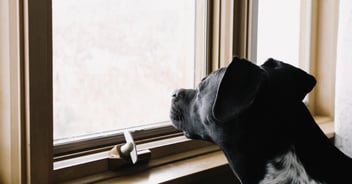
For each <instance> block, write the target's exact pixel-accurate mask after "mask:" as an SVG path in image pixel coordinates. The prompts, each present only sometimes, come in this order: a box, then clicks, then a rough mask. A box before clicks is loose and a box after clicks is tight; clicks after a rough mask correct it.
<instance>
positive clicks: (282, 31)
mask: <svg viewBox="0 0 352 184" xmlns="http://www.w3.org/2000/svg"><path fill="white" fill-rule="evenodd" d="M274 7H275V8H274ZM300 13H301V11H300V1H297V0H289V1H280V0H265V1H258V32H257V39H258V40H257V64H263V63H264V62H265V61H266V60H267V59H268V58H275V59H277V60H280V61H284V62H287V63H290V64H292V65H295V66H299V46H300V43H299V41H300V15H301V14H300Z"/></svg>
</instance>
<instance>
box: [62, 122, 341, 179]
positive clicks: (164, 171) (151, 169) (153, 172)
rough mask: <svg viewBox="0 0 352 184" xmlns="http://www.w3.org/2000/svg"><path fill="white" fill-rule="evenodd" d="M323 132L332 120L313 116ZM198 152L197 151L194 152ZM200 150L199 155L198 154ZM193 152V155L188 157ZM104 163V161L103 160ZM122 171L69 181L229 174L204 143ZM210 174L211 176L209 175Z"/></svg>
mask: <svg viewBox="0 0 352 184" xmlns="http://www.w3.org/2000/svg"><path fill="white" fill-rule="evenodd" d="M315 119H316V121H317V122H318V124H319V126H320V128H321V129H322V130H323V132H324V133H325V134H326V135H327V136H328V137H329V138H330V139H332V138H333V137H334V123H333V121H331V120H330V119H328V118H325V117H315ZM197 153H198V154H197ZM199 153H201V154H199ZM192 155H196V156H192ZM106 164H107V163H106ZM123 170H124V171H104V172H100V173H96V174H92V175H91V176H88V177H82V178H79V179H75V180H71V181H69V183H71V182H73V183H75V182H78V183H88V182H89V183H90V182H94V183H99V182H101V183H114V182H123V183H124V182H125V183H179V182H181V181H182V183H187V182H188V181H191V179H192V181H194V179H196V178H203V180H205V181H207V180H208V179H212V178H216V177H215V175H216V173H222V175H224V174H223V173H226V174H225V175H226V176H228V177H226V178H227V179H228V180H229V181H230V180H232V181H230V182H229V183H233V182H234V181H233V179H234V177H233V175H232V173H231V171H230V169H229V168H228V165H227V160H226V158H225V156H224V155H223V153H222V152H221V151H220V150H219V149H218V148H217V147H216V146H213V145H211V146H207V147H203V148H200V149H197V150H193V151H187V152H182V153H177V154H173V155H171V156H165V157H160V158H157V159H153V160H152V161H150V162H148V163H147V164H145V166H137V167H132V168H127V169H123ZM203 175H204V176H206V177H199V176H203ZM213 176H214V177H213Z"/></svg>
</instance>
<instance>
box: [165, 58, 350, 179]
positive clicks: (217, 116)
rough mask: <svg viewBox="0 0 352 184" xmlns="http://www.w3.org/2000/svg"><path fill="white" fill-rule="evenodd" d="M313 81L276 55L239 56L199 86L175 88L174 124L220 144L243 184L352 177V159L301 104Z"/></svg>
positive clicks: (190, 133)
mask: <svg viewBox="0 0 352 184" xmlns="http://www.w3.org/2000/svg"><path fill="white" fill-rule="evenodd" d="M315 84H316V80H315V78H314V77H313V76H311V75H310V74H308V73H306V72H305V71H303V70H301V69H299V68H296V67H294V66H292V65H289V64H286V63H284V62H281V61H277V60H274V59H268V60H267V61H266V62H265V63H264V64H263V65H261V66H258V65H256V64H253V63H251V62H250V61H248V60H246V59H243V58H239V57H234V58H233V60H232V62H231V63H230V64H229V66H228V67H224V68H221V69H219V70H217V71H215V72H213V73H211V74H209V75H208V76H207V77H205V78H204V79H202V81H201V82H200V84H199V85H198V87H197V88H196V89H178V90H176V91H175V92H174V93H173V94H172V102H171V110H170V119H171V121H172V124H173V125H174V126H175V127H176V128H177V129H179V130H181V131H183V132H184V134H185V136H186V137H188V138H190V139H201V140H206V141H210V142H213V143H215V144H217V145H218V146H219V147H220V148H221V150H222V151H223V152H224V154H225V156H226V158H227V160H228V162H229V165H230V168H231V170H232V171H233V173H234V174H235V176H236V177H237V178H238V180H239V181H240V182H241V183H242V184H258V183H260V184H289V183H292V184H302V183H304V184H306V183H307V184H308V183H311V184H318V183H327V184H340V183H346V182H347V183H351V182H352V179H351V177H352V176H351V174H352V173H351V171H352V159H351V158H349V157H347V156H346V155H344V154H343V153H342V152H341V151H340V150H338V149H337V148H336V147H335V146H334V145H333V144H332V143H331V141H330V140H329V139H328V138H327V137H326V136H325V134H324V133H323V132H322V131H321V129H320V128H319V126H318V125H317V124H316V122H315V121H314V119H313V117H312V115H311V114H310V112H309V110H308V109H307V107H306V105H305V104H304V103H303V99H304V97H305V96H306V94H307V93H309V92H310V91H311V90H312V89H313V87H314V86H315Z"/></svg>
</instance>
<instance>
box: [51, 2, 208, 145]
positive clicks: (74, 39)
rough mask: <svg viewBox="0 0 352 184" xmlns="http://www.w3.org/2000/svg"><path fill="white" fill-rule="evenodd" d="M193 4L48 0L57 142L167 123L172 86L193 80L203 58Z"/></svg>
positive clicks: (183, 85) (173, 88) (189, 84)
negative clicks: (198, 53) (199, 52)
mask: <svg viewBox="0 0 352 184" xmlns="http://www.w3.org/2000/svg"><path fill="white" fill-rule="evenodd" d="M195 5H196V1H189V0H167V1H165V0H148V1H140V0H118V1H112V0H103V1H100V0H88V1H84V3H82V1H71V0H53V87H54V91H53V95H54V96H53V98H54V104H53V105H54V140H55V143H58V144H60V143H61V144H62V143H63V142H70V141H72V140H77V139H82V138H87V137H94V136H97V135H102V134H103V135H107V134H112V133H114V132H116V133H118V132H119V131H121V130H124V129H133V130H136V129H145V128H154V127H161V126H168V125H170V124H169V117H168V114H169V107H170V104H169V103H170V95H171V93H172V91H173V90H175V89H176V88H178V87H181V86H182V87H189V88H192V87H194V82H195V78H197V77H198V78H200V77H201V76H196V74H195V71H196V69H195V67H201V65H204V64H203V63H204V61H203V62H199V64H200V65H197V66H196V62H195V56H194V55H195V34H198V33H196V32H195V11H196V9H195ZM198 31H204V30H198Z"/></svg>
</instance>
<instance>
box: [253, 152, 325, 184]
mask: <svg viewBox="0 0 352 184" xmlns="http://www.w3.org/2000/svg"><path fill="white" fill-rule="evenodd" d="M266 169H267V170H266V174H265V176H264V179H263V180H262V181H261V182H260V184H323V183H321V182H319V181H315V180H313V179H312V178H311V177H310V176H309V175H308V174H307V172H306V170H305V169H304V167H303V165H302V163H301V162H300V160H299V159H298V158H297V155H296V153H295V150H294V148H292V149H290V151H288V152H287V153H286V154H283V155H281V156H278V157H276V158H275V159H273V160H271V161H269V162H268V163H267V166H266Z"/></svg>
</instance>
